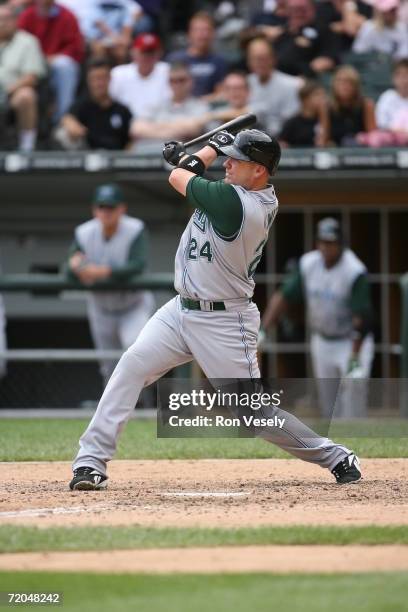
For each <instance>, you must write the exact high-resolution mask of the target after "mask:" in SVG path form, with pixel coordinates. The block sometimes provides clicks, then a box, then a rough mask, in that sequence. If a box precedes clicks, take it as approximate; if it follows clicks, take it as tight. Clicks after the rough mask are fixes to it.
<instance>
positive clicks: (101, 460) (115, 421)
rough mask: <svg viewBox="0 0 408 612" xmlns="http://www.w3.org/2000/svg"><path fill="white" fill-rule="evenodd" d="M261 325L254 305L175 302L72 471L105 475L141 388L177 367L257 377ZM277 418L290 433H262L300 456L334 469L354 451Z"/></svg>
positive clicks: (95, 421) (113, 383)
mask: <svg viewBox="0 0 408 612" xmlns="http://www.w3.org/2000/svg"><path fill="white" fill-rule="evenodd" d="M259 322H260V316H259V311H258V308H257V306H256V305H255V304H254V303H251V304H246V305H245V306H242V305H241V306H239V305H237V306H235V307H234V306H232V307H231V308H229V309H228V310H227V311H213V312H203V311H197V310H186V309H184V308H183V307H182V306H181V304H180V298H179V297H176V298H174V299H172V300H170V301H169V302H168V303H167V304H165V305H164V306H163V307H162V308H160V309H159V310H158V311H157V312H156V313H155V314H154V315H153V317H152V318H151V319H150V321H149V322H148V323H147V324H146V325H145V327H144V328H143V330H142V331H141V333H140V335H139V336H138V338H137V340H136V342H135V343H134V344H133V345H132V346H131V347H130V348H129V349H128V350H127V351H126V352H125V353H124V354H123V355H122V357H121V359H120V361H119V363H118V365H117V366H116V368H115V370H114V372H113V374H112V377H111V378H110V380H109V382H108V384H107V386H106V388H105V391H104V393H103V395H102V397H101V400H100V402H99V405H98V408H97V410H96V412H95V414H94V416H93V418H92V420H91V422H90V424H89V426H88V428H87V429H86V431H85V432H84V434H83V435H82V437H81V439H80V442H79V446H80V448H79V452H78V454H77V456H76V458H75V460H74V462H73V469H76V468H78V467H84V466H89V467H93V468H94V469H96V470H98V471H99V472H101V473H103V474H104V473H106V464H107V462H108V461H110V460H111V459H112V457H113V455H114V453H115V451H116V446H117V442H118V438H119V435H120V433H121V431H122V429H123V427H124V425H125V424H126V422H127V421H128V419H129V417H130V416H131V414H132V412H133V409H134V406H135V404H136V401H137V399H138V397H139V394H140V392H141V390H142V389H143V388H144V387H146V386H147V385H150V384H151V383H153V382H154V381H156V380H157V379H159V378H161V377H162V376H163V375H164V374H166V372H168V371H169V370H170V369H172V368H174V367H176V366H179V365H181V364H184V363H188V362H190V361H192V360H193V359H195V360H196V361H197V363H198V365H199V366H200V367H201V369H202V370H203V372H204V374H205V375H206V376H207V377H208V378H209V379H220V378H225V379H237V378H242V379H249V378H259V377H260V373H259V368H258V362H257V336H258V330H259ZM279 414H280V416H284V417H285V419H287V420H286V423H285V428H284V429H279V428H269V429H268V431H267V432H264V434H263V435H262V434H261V435H262V437H264V438H265V439H267V440H268V441H270V442H273V443H274V444H277V445H278V446H279V447H280V448H282V449H283V450H285V451H287V452H288V453H290V454H292V455H294V456H295V457H298V458H299V459H303V460H304V461H309V462H311V463H316V464H318V465H320V466H321V467H323V468H328V469H332V468H333V467H334V466H335V465H337V463H339V462H340V461H342V460H343V459H344V458H345V457H346V456H347V455H348V454H349V453H350V451H349V450H348V449H347V448H346V447H344V446H342V445H340V444H335V443H334V442H332V441H331V440H329V439H328V438H325V437H320V436H318V435H317V434H314V433H313V432H311V430H310V429H309V428H308V427H306V426H305V425H303V424H302V423H301V422H300V421H299V420H298V419H297V418H296V417H294V416H292V415H291V414H289V413H287V412H285V411H283V410H281V411H279Z"/></svg>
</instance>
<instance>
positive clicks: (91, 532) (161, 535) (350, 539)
mask: <svg viewBox="0 0 408 612" xmlns="http://www.w3.org/2000/svg"><path fill="white" fill-rule="evenodd" d="M267 544H277V545H291V544H302V545H308V544H309V545H310V544H323V545H325V544H334V545H346V544H367V545H379V544H408V527H407V526H386V527H385V526H384V527H377V526H374V525H373V526H364V527H354V526H353V527H351V526H350V527H325V526H324V527H323V526H321V527H320V526H315V527H313V526H304V525H294V526H290V527H275V526H274V527H270V526H265V527H253V528H239V529H218V528H211V529H210V528H200V529H199V528H196V527H194V528H175V527H166V528H159V529H156V528H153V527H142V526H138V525H135V526H130V527H93V528H92V529H89V528H87V527H51V528H49V529H45V528H38V527H31V526H21V525H0V552H1V553H6V552H7V553H10V552H34V551H46V550H47V551H52V550H61V551H63V550H114V549H134V548H171V547H192V546H195V547H203V546H250V545H254V546H256V545H258V546H262V545H267Z"/></svg>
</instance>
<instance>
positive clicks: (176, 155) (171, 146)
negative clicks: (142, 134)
mask: <svg viewBox="0 0 408 612" xmlns="http://www.w3.org/2000/svg"><path fill="white" fill-rule="evenodd" d="M183 155H186V150H185V148H184V144H183V143H182V142H177V141H175V140H172V141H170V142H165V143H164V147H163V157H164V159H165V160H166V162H168V163H169V164H171V165H172V166H178V163H179V161H180V159H181V158H182V157H183Z"/></svg>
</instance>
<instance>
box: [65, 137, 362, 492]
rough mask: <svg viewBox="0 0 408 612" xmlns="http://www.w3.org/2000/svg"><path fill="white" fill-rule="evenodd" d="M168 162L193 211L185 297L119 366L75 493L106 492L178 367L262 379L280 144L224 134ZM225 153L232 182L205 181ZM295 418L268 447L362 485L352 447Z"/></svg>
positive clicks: (182, 247)
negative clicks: (264, 287) (145, 413)
mask: <svg viewBox="0 0 408 612" xmlns="http://www.w3.org/2000/svg"><path fill="white" fill-rule="evenodd" d="M163 155H164V157H165V159H166V160H167V161H168V162H169V163H171V164H173V165H174V166H177V167H176V168H175V169H174V170H173V171H172V172H171V174H170V178H169V182H170V184H171V186H172V187H173V188H174V189H175V190H176V191H178V192H179V193H180V194H182V195H183V196H185V197H186V198H187V199H188V201H189V203H190V204H191V205H192V207H193V208H194V212H193V214H192V216H191V218H190V220H189V222H188V224H187V227H186V229H185V231H184V233H183V235H182V237H181V240H180V244H179V248H178V250H177V254H176V262H175V288H176V290H177V292H178V296H177V297H175V298H174V299H172V300H170V301H169V302H168V303H167V304H165V305H164V306H163V307H162V308H160V309H159V310H158V311H157V312H156V313H155V314H154V316H153V317H152V318H151V319H150V321H149V322H148V323H147V324H146V325H145V327H144V328H143V330H142V332H141V333H140V335H139V337H138V338H137V340H136V342H135V343H134V344H133V345H132V346H131V347H130V348H129V349H128V350H127V351H126V352H125V353H124V355H123V356H122V358H121V360H120V361H119V363H118V365H117V367H116V369H115V371H114V372H113V375H112V377H111V379H110V380H109V382H108V385H107V387H106V389H105V391H104V393H103V395H102V398H101V400H100V403H99V405H98V408H97V410H96V412H95V415H94V417H93V419H92V420H91V422H90V424H89V426H88V428H87V430H86V431H85V433H84V434H83V435H82V437H81V439H80V449H79V452H78V454H77V456H76V458H75V460H74V462H73V471H74V475H73V478H72V480H71V482H70V488H71V489H75V490H78V489H79V490H86V489H88V490H92V489H101V488H104V487H106V484H107V482H106V481H107V476H106V465H107V462H108V461H109V460H110V459H112V457H113V455H114V453H115V450H116V445H117V441H118V437H119V434H120V432H121V430H122V429H123V427H124V425H125V423H126V421H127V420H128V419H129V417H130V415H131V412H132V411H133V408H134V406H135V403H136V401H137V398H138V396H139V393H140V392H141V390H142V389H143V388H144V387H145V386H146V385H149V384H151V383H152V382H153V381H155V380H157V379H158V378H160V377H161V376H163V375H164V374H165V373H166V372H167V371H169V370H170V369H171V368H174V367H175V366H178V365H180V364H183V363H187V362H190V361H191V360H192V359H195V360H196V361H197V363H198V365H199V366H200V367H201V369H202V370H203V371H204V373H205V375H206V376H207V377H208V378H209V379H220V378H223V379H256V378H259V376H260V373H259V368H258V363H257V337H258V329H259V322H260V315H259V311H258V308H257V307H256V305H255V304H254V303H253V302H252V295H253V292H254V279H253V276H254V273H255V270H256V266H257V263H258V262H259V260H260V258H261V255H262V249H263V247H264V245H265V243H266V241H267V238H268V232H269V229H270V226H271V224H272V223H273V221H274V219H275V216H276V213H277V209H278V201H277V198H276V195H275V190H274V188H273V186H272V185H271V184H270V183H269V175H272V174H274V172H275V170H276V168H277V166H278V163H279V159H280V148H279V144H278V143H277V141H276V140H274V139H272V138H270V137H269V136H268V135H266V134H264V133H263V132H260V131H258V130H243V131H241V132H239V133H238V135H237V136H236V137H235V138H234V136H232V135H231V134H229V133H228V132H222V131H221V132H218V133H217V134H216V135H215V136H213V137H212V138H211V139H210V140H209V142H208V145H206V146H204V147H203V148H202V149H200V150H199V151H198V152H197V153H196V154H195V155H187V154H186V153H185V150H184V148H183V145H182V144H181V143H167V144H166V146H165V148H164V150H163ZM217 155H225V156H227V159H226V161H225V163H224V168H225V178H224V180H221V181H209V180H206V179H204V178H202V176H201V175H202V174H203V173H204V171H205V169H206V168H208V167H209V166H210V165H211V164H212V163H213V162H214V160H215V159H216V157H217ZM287 417H288V418H287V421H286V425H285V427H284V428H282V429H279V431H276V432H274V431H270V432H268V435H267V436H265V437H266V438H267V439H268V440H269V441H272V442H274V443H276V444H278V445H279V446H280V447H281V448H283V449H284V450H286V451H288V452H289V453H291V454H292V455H295V456H296V457H299V458H300V459H303V460H305V461H310V462H312V463H316V464H318V465H320V466H321V467H323V468H328V469H329V470H331V471H332V472H333V474H334V475H335V477H336V480H337V482H339V483H347V482H352V481H356V480H358V479H359V478H360V476H361V473H360V470H359V463H358V459H357V457H356V456H355V455H354V454H353V453H352V452H351V451H350V450H348V449H347V448H345V447H344V446H342V445H340V444H335V443H334V442H332V441H331V440H329V439H327V438H322V437H319V436H318V435H317V434H313V435H312V436H311V435H310V431H311V430H308V428H306V427H305V426H304V425H303V424H301V423H300V421H298V420H297V419H295V418H294V417H292V416H291V415H287ZM272 429H273V428H272ZM275 429H277V428H275ZM312 433H313V432H312Z"/></svg>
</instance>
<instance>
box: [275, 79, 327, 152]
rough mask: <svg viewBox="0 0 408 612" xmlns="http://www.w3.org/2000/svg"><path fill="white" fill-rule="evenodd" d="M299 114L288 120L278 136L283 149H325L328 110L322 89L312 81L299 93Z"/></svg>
mask: <svg viewBox="0 0 408 612" xmlns="http://www.w3.org/2000/svg"><path fill="white" fill-rule="evenodd" d="M299 98H300V102H301V109H300V112H299V113H298V114H297V115H295V116H294V117H292V118H291V119H288V120H287V121H286V122H285V124H284V126H283V129H282V131H281V133H280V136H279V142H280V144H281V145H282V146H283V147H325V146H326V145H327V130H328V108H327V98H326V92H325V90H324V88H323V87H322V86H321V85H319V83H316V82H314V81H308V82H306V83H305V84H304V85H303V87H302V88H301V90H300V91H299Z"/></svg>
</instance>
